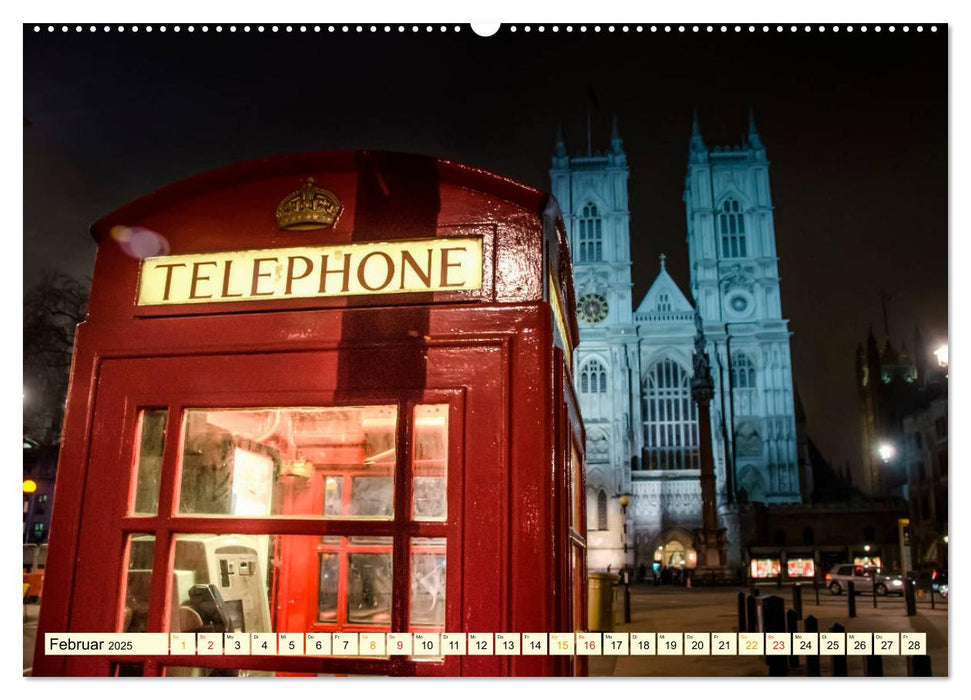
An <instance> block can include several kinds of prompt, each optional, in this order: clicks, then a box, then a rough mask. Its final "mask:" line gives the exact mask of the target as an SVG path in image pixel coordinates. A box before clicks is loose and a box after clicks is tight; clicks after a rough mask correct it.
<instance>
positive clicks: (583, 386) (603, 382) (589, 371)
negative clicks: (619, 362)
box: [580, 360, 607, 394]
mask: <svg viewBox="0 0 971 700" xmlns="http://www.w3.org/2000/svg"><path fill="white" fill-rule="evenodd" d="M580 393H581V394H605V393H607V370H606V369H604V366H603V365H602V364H600V362H599V361H598V360H590V361H589V362H587V364H585V365H584V366H583V369H581V370H580Z"/></svg>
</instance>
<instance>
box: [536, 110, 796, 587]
mask: <svg viewBox="0 0 971 700" xmlns="http://www.w3.org/2000/svg"><path fill="white" fill-rule="evenodd" d="M629 175H630V171H629V169H628V166H627V157H626V154H625V152H624V147H623V142H622V140H621V138H620V134H619V131H618V127H617V122H616V120H615V121H614V126H613V132H612V134H611V139H610V147H609V149H608V150H607V151H605V152H592V151H589V150H588V152H587V153H586V154H585V155H570V154H569V153H568V151H567V148H566V144H565V142H564V139H563V135H562V132H560V133H559V134H558V135H557V140H556V144H555V147H554V154H553V159H552V168H551V169H550V180H551V188H552V192H553V194H554V196H555V197H556V199H557V201H558V203H559V205H560V208H561V210H562V212H563V218H564V221H565V223H566V229H567V233H568V235H569V239H570V247H571V251H572V255H573V267H574V275H575V287H576V296H577V313H578V315H579V326H580V345H579V347H578V348H577V351H576V353H575V357H574V363H575V366H574V377H575V381H576V390H577V394H578V396H579V399H580V407H581V411H582V414H583V419H584V424H585V426H586V431H587V446H586V447H587V450H586V453H587V494H586V497H587V546H588V558H587V565H588V567H589V569H590V570H605V569H607V568H608V567H610V568H612V569H613V570H615V571H616V570H620V569H621V568H622V567H623V566H625V565H626V566H632V567H634V566H636V567H638V568H640V567H641V565H644V566H646V567H651V566H653V567H654V568H655V570H656V569H657V568H660V567H672V568H688V569H691V568H694V566H695V564H696V563H697V552H696V550H695V541H694V533H695V531H696V530H697V529H698V528H700V527H701V519H702V514H701V486H700V479H699V477H700V441H701V440H710V441H711V444H712V452H713V453H714V471H715V478H716V488H717V502H718V506H719V521H720V523H719V526H720V527H722V528H725V529H726V530H727V533H726V534H727V537H726V539H727V541H728V542H729V549H728V562H727V564H728V565H729V566H732V567H737V566H740V565H742V564H743V562H742V561H741V558H742V557H743V554H742V550H741V545H740V543H739V540H740V533H739V531H738V529H739V520H738V517H737V513H738V508H740V507H744V506H745V504H747V503H757V502H761V503H765V504H779V503H793V502H800V501H801V500H802V497H801V491H802V490H804V489H805V485H804V484H803V486H802V487H801V485H800V482H801V475H800V470H799V466H798V458H797V435H796V419H795V413H794V396H793V382H792V362H791V359H790V352H789V336H790V332H789V329H788V321H787V320H786V319H785V318H784V317H783V315H782V305H781V301H780V294H779V260H778V255H777V252H776V245H775V228H774V222H773V207H772V198H771V193H770V188H769V162H768V160H767V157H766V149H765V146H764V144H763V143H762V139H761V137H760V136H759V133H758V130H757V127H756V124H755V120H754V117H753V116H752V115H751V113H750V115H749V127H748V134H747V137H746V138H745V139H744V140H743V142H742V143H740V144H737V145H731V146H715V147H712V148H709V147H708V146H707V145H706V144H705V141H704V139H703V137H702V134H701V130H700V128H699V125H698V119H697V115H695V118H694V121H693V124H692V133H691V138H690V142H689V147H688V168H687V176H686V178H685V185H684V204H685V215H686V218H687V245H688V261H689V270H690V279H689V280H688V289H689V290H690V295H686V294H685V293H684V292H683V291H682V286H681V285H679V284H678V282H677V281H675V279H674V278H673V277H671V275H670V274H669V273H668V271H667V270H666V269H665V262H664V255H661V257H660V260H659V269H658V271H657V274H656V277H655V279H654V282H653V284H652V285H651V287H650V289H649V290H648V292H647V294H646V295H645V296H644V298H643V299H640V300H635V299H633V298H632V290H633V284H632V273H633V272H634V271H633V270H632V264H631V247H630V246H631V230H630V223H631V208H632V203H631V202H630V201H629V197H628V177H629ZM636 175H637V174H636V173H634V176H635V177H636ZM633 208H634V210H635V216H636V217H638V219H637V220H638V222H639V223H638V227H643V228H642V229H641V230H642V231H643V230H644V229H646V230H647V231H649V230H650V221H648V220H646V214H642V213H639V212H638V209H639V207H638V203H637V202H634V203H633ZM646 209H647V207H643V208H640V211H645V210H646ZM641 217H644V218H641ZM641 235H645V233H642V234H641ZM646 235H649V234H646ZM696 312H697V313H698V314H699V315H700V317H701V320H702V327H703V329H704V334H705V337H706V339H707V352H708V354H709V359H710V363H711V368H712V377H713V379H714V383H715V395H714V398H713V399H712V401H711V434H710V435H700V434H699V429H698V409H697V405H696V404H695V403H694V401H693V400H692V398H691V386H690V384H691V375H692V351H693V349H694V337H695V334H696V324H695V314H696Z"/></svg>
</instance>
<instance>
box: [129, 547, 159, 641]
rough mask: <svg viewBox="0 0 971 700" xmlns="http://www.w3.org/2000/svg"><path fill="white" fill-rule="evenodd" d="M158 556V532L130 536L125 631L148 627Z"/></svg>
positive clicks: (137, 630) (140, 630) (141, 629)
mask: <svg viewBox="0 0 971 700" xmlns="http://www.w3.org/2000/svg"><path fill="white" fill-rule="evenodd" d="M154 557H155V535H146V534H137V535H130V536H129V537H128V564H127V565H126V566H125V570H126V572H127V575H126V577H125V610H124V614H123V616H122V622H121V631H122V632H145V631H146V629H147V626H148V601H149V598H150V594H151V591H152V562H153V561H154Z"/></svg>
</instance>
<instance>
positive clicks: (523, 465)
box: [34, 152, 586, 675]
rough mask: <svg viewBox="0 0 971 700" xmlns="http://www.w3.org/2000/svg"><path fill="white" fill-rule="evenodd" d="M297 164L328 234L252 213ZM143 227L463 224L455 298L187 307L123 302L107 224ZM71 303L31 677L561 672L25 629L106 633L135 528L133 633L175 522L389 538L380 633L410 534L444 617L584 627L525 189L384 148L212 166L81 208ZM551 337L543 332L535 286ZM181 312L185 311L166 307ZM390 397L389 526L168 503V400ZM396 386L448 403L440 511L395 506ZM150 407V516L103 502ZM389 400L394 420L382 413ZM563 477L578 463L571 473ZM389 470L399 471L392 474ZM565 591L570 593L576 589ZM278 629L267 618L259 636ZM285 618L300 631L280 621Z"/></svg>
mask: <svg viewBox="0 0 971 700" xmlns="http://www.w3.org/2000/svg"><path fill="white" fill-rule="evenodd" d="M308 175H313V176H314V177H315V178H316V179H317V182H318V183H319V184H321V185H322V186H324V187H326V188H327V189H330V190H331V191H333V192H335V193H336V194H337V195H338V197H339V198H340V199H341V200H342V202H343V205H344V209H343V212H342V214H341V216H340V218H339V220H338V221H337V223H336V224H335V226H334V228H333V229H330V230H327V231H324V232H313V233H310V234H308V233H307V232H285V231H280V230H278V229H277V228H276V226H275V223H274V221H273V218H272V212H273V210H274V208H275V205H276V203H277V202H278V201H279V200H280V199H282V198H283V197H284V196H285V195H286V194H288V193H289V192H291V191H293V190H294V189H296V188H297V187H299V185H300V184H301V183H302V181H303V179H304V178H305V177H306V176H308ZM115 225H126V226H140V227H145V228H149V229H151V230H153V231H156V232H157V233H159V234H160V235H163V236H165V237H166V239H167V240H168V242H169V245H170V248H171V252H172V254H183V253H193V252H204V251H215V250H244V249H256V248H273V247H295V246H299V245H321V244H328V243H337V242H357V241H373V240H402V239H414V238H428V237H433V236H449V235H457V234H456V232H457V231H458V232H468V231H472V232H476V231H477V232H480V234H481V235H483V249H484V258H485V259H484V274H485V278H484V286H483V290H482V291H481V292H479V293H478V294H475V295H466V296H456V295H454V294H437V293H431V294H421V295H400V296H399V295H396V296H395V297H393V298H389V297H384V298H382V297H364V298H356V297H352V298H341V299H338V300H334V299H328V300H299V301H300V303H299V304H294V303H293V302H287V301H279V302H274V301H271V302H265V303H261V304H255V303H253V304H246V305H242V304H239V305H237V304H199V305H193V307H192V308H191V310H190V309H174V310H172V309H170V310H167V311H166V314H165V315H158V316H152V315H145V314H143V313H140V312H139V311H138V309H136V308H135V306H134V302H133V300H134V298H135V290H136V285H137V279H138V262H137V261H136V260H134V259H132V258H130V257H128V256H127V255H126V254H125V253H124V251H123V250H121V248H120V247H119V246H117V245H116V244H115V243H114V241H113V239H112V238H111V237H110V235H108V234H109V231H110V229H111V227H112V226H115ZM93 234H94V235H95V238H96V239H97V240H98V241H99V251H98V259H97V264H96V269H95V275H94V281H93V286H92V293H91V303H90V311H89V318H88V320H87V321H86V322H85V323H84V324H82V325H81V326H80V327H79V331H78V335H77V342H76V350H75V357H74V363H73V367H72V375H71V386H70V390H69V400H68V406H67V412H66V419H65V429H64V436H63V441H62V451H61V462H60V468H59V478H58V483H57V498H56V499H55V503H56V504H57V507H56V508H55V509H54V513H53V520H52V529H51V535H52V537H51V544H50V551H49V557H48V582H47V587H46V589H45V600H44V605H43V607H42V610H41V620H40V625H39V630H38V645H37V651H36V653H35V665H34V673H35V674H36V675H108V674H110V673H111V668H112V664H113V663H131V662H135V663H143V664H144V671H145V673H146V674H147V675H158V674H160V673H161V671H162V667H163V665H189V666H206V667H213V668H252V669H270V670H275V671H278V672H281V673H320V672H325V673H376V674H382V675H385V674H391V675H440V674H445V675H551V674H552V675H569V674H573V673H583V672H585V664H584V663H583V662H582V660H581V661H579V662H576V661H574V660H573V659H570V658H568V657H530V656H520V657H499V656H496V657H475V656H467V657H446V658H445V660H444V661H441V662H416V661H411V660H408V659H405V658H401V657H391V659H390V660H368V659H318V658H312V657H305V658H300V657H297V658H294V657H232V656H222V657H177V656H170V657H156V658H129V657H116V658H108V657H55V656H47V655H46V654H45V653H44V643H43V639H44V634H45V633H46V632H64V631H77V632H81V631H85V632H93V631H115V630H117V629H120V627H119V624H120V616H121V614H122V608H123V600H122V593H121V592H122V589H123V583H124V576H125V571H124V567H125V564H124V562H125V556H126V553H125V550H126V542H127V539H126V538H127V536H128V534H130V533H142V532H153V533H155V535H156V542H155V559H154V571H155V574H154V576H153V587H152V593H151V599H150V603H149V630H150V631H162V630H164V629H165V625H166V621H167V619H168V616H167V610H166V606H167V604H168V600H169V593H168V587H169V582H168V580H167V579H168V578H169V576H168V573H167V572H168V571H169V570H170V569H171V566H172V559H173V557H174V549H173V548H172V546H171V542H172V537H173V536H174V535H175V534H177V533H180V532H205V533H215V534H219V533H238V534H280V535H311V536H314V537H319V536H320V535H323V534H328V533H332V534H346V535H354V534H369V535H379V534H381V535H385V536H390V537H392V538H393V552H394V554H393V586H394V595H393V597H392V600H393V603H392V606H393V607H392V626H393V628H394V629H396V630H405V629H407V622H408V595H409V586H410V579H409V576H408V567H409V564H410V555H409V546H408V545H409V541H410V538H411V537H415V536H419V537H445V538H446V549H447V569H446V572H447V573H446V576H447V584H446V586H447V593H446V628H447V631H467V632H497V631H521V632H540V631H570V630H572V629H574V625H575V624H576V623H575V620H576V616H577V614H578V612H579V613H581V617H580V618H579V619H580V620H581V624H582V620H585V598H586V591H585V590H582V591H581V590H577V587H578V586H577V584H576V581H577V580H578V575H580V576H583V578H581V579H579V580H580V581H585V575H584V572H583V571H582V566H583V564H582V557H581V563H580V564H579V567H580V568H581V570H580V571H576V570H571V568H570V558H571V551H573V550H577V549H579V550H582V547H583V546H584V543H583V537H582V534H581V533H583V532H585V525H584V524H583V523H573V524H572V525H573V527H572V528H571V527H570V525H571V520H570V517H571V516H570V509H571V504H570V488H571V487H573V488H582V483H581V484H579V485H578V484H571V483H570V478H571V477H570V451H571V446H573V445H576V446H577V447H578V449H579V452H578V454H579V455H580V457H581V459H582V454H583V453H582V447H583V444H584V439H583V427H582V424H581V423H580V419H579V413H578V411H577V408H576V400H575V396H574V395H573V391H572V383H571V380H570V373H571V370H570V367H569V363H568V362H567V361H566V359H565V357H564V353H563V350H562V349H561V348H559V347H557V346H556V344H557V343H563V342H566V343H568V344H569V346H570V348H568V350H572V346H573V345H575V343H576V339H577V329H576V322H575V314H574V298H573V290H572V286H571V285H570V282H569V281H570V280H572V271H571V269H570V263H569V251H568V250H567V246H566V239H565V231H564V228H563V224H562V221H560V220H559V218H558V213H557V212H556V208H555V206H553V205H551V200H550V199H549V198H548V196H547V195H544V194H543V193H541V192H538V191H536V190H532V189H530V188H527V187H525V186H522V185H519V184H517V183H513V182H512V181H509V180H506V179H504V178H500V177H498V176H495V175H492V174H490V173H485V172H483V171H479V170H476V169H474V168H469V167H467V166H461V165H457V164H454V163H448V162H445V161H437V160H435V159H431V158H424V157H418V156H406V155H402V154H387V153H371V152H362V153H346V152H341V153H313V154H297V155H295V156H287V157H282V158H276V159H268V160H263V161H254V162H250V163H244V164H241V165H237V166H231V167H229V168H225V169H223V170H220V171H216V172H214V173H208V174H205V175H201V176H198V177H196V178H192V179H190V180H187V181H184V182H182V183H177V184H175V185H172V186H170V187H167V188H164V189H163V190H160V191H159V192H157V193H154V194H152V195H149V196H148V197H145V198H143V199H141V200H138V201H137V202H134V203H133V204H131V205H128V206H126V207H123V208H122V209H120V210H118V211H117V212H115V213H113V214H111V215H109V216H108V217H105V218H104V219H102V220H101V221H99V222H98V223H97V224H95V225H94V227H93ZM551 278H552V279H555V280H557V282H556V283H557V284H558V287H559V296H560V298H561V299H562V302H563V304H564V307H565V308H564V309H562V318H563V319H564V322H565V323H566V327H567V332H568V335H569V336H570V337H569V338H567V339H558V338H559V334H558V333H557V332H555V331H554V319H553V313H552V309H551V305H550V297H551V295H550V290H549V289H548V288H547V286H546V285H547V281H548V280H549V279H551ZM183 312H185V313H183ZM360 402H366V403H396V404H398V405H399V407H400V408H399V423H398V426H399V427H398V430H399V435H398V446H399V450H398V456H397V458H398V468H397V470H396V475H395V476H396V487H395V513H396V514H400V516H401V517H400V519H399V518H398V517H397V516H396V518H395V520H394V521H368V522H361V521H353V520H349V519H347V520H333V519H323V518H319V517H312V516H306V517H305V516H289V517H284V518H280V517H271V518H236V517H231V516H219V517H212V516H194V515H177V514H176V510H177V509H176V503H175V502H176V499H177V493H176V488H177V486H176V485H177V484H178V478H177V477H178V474H177V470H178V468H179V459H178V457H179V452H180V450H181V439H182V438H181V434H182V433H181V431H182V412H183V410H184V409H186V408H207V407H210V408H231V407H240V408H244V407H254V406H315V405H319V406H331V405H359V403H360ZM416 403H448V404H449V406H450V409H449V423H448V425H449V439H448V453H449V462H448V519H447V521H446V522H444V523H440V522H425V521H418V522H413V521H410V520H409V516H410V512H411V485H410V479H411V473H412V463H411V461H410V460H411V449H412V435H411V434H410V431H409V429H408V426H409V425H410V424H411V419H412V416H413V406H414V405H415V404H416ZM163 407H165V408H167V409H168V411H169V414H168V419H167V422H166V436H165V447H164V453H163V459H162V462H163V466H162V474H161V483H162V487H161V492H160V497H159V509H158V515H157V516H154V517H145V516H131V515H128V513H127V508H128V503H129V499H130V494H131V488H130V482H131V479H132V478H133V469H132V464H133V455H134V448H135V439H136V438H135V436H136V432H137V431H136V428H137V424H138V411H139V410H140V409H145V408H163ZM406 417H407V419H406ZM581 475H582V470H581ZM399 476H400V477H401V479H399ZM584 588H585V586H584ZM278 631H287V630H279V629H278ZM290 631H309V630H290Z"/></svg>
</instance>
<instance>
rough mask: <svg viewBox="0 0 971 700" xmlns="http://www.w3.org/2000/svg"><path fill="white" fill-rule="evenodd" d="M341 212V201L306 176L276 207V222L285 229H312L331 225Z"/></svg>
mask: <svg viewBox="0 0 971 700" xmlns="http://www.w3.org/2000/svg"><path fill="white" fill-rule="evenodd" d="M340 213H341V202H340V200H339V199H337V197H336V195H334V193H333V192H330V191H328V190H325V189H324V188H322V187H317V185H315V184H314V179H313V178H312V177H308V178H307V181H306V182H305V183H304V185H303V187H301V188H300V189H299V190H297V191H296V192H291V193H290V194H288V195H287V196H286V197H284V198H283V201H282V202H280V203H279V204H278V205H277V207H276V223H277V226H279V227H280V228H282V229H285V230H287V231H312V230H313V229H317V228H326V227H328V226H333V225H334V221H336V220H337V215H338V214H340Z"/></svg>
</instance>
